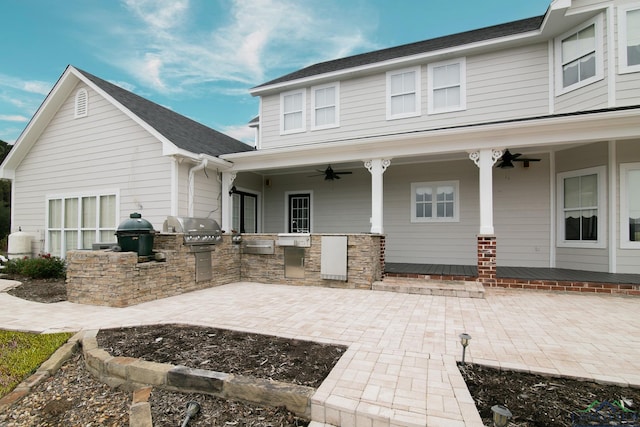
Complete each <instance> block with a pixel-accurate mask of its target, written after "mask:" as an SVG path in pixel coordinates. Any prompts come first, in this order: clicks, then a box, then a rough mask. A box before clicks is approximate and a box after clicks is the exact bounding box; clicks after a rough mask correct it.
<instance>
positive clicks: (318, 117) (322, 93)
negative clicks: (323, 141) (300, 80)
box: [311, 83, 340, 129]
mask: <svg viewBox="0 0 640 427" xmlns="http://www.w3.org/2000/svg"><path fill="white" fill-rule="evenodd" d="M339 99H340V86H339V85H338V84H337V83H335V84H331V85H324V86H315V87H312V88H311V105H313V113H312V116H311V118H312V121H311V128H312V129H326V128H332V127H338V126H339V122H338V117H339V115H340V107H339V103H338V101H339Z"/></svg>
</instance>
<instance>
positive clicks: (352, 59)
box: [254, 15, 544, 89]
mask: <svg viewBox="0 0 640 427" xmlns="http://www.w3.org/2000/svg"><path fill="white" fill-rule="evenodd" d="M543 20H544V15H542V16H536V17H533V18H527V19H522V20H519V21H513V22H508V23H506V24H499V25H494V26H491V27H486V28H481V29H477V30H471V31H465V32H462V33H458V34H453V35H449V36H443V37H437V38H435V39H429V40H424V41H420V42H415V43H409V44H405V45H401V46H395V47H390V48H387V49H382V50H376V51H373V52H367V53H361V54H359V55H354V56H348V57H346V58H340V59H335V60H332V61H327V62H321V63H318V64H314V65H310V66H308V67H306V68H302V69H300V70H297V71H294V72H293V73H289V74H286V75H284V76H282V77H278V78H277V79H274V80H270V81H268V82H266V83H263V84H261V85H258V86H256V87H255V88H254V89H256V88H261V87H265V86H271V85H274V84H278V83H284V82H288V81H292V80H297V79H302V78H306V77H311V76H316V75H320V74H325V73H331V72H335V71H340V70H346V69H349V68H354V67H360V66H363V65H369V64H373V63H376V62H383V61H388V60H391V59H396V58H402V57H406V56H412V55H418V54H421V53H427V52H433V51H436V50H441V49H447V48H451V47H455V46H462V45H465V44H469V43H475V42H479V41H484V40H491V39H495V38H499V37H507V36H511V35H515V34H520V33H525V32H528V31H533V30H537V29H539V28H540V26H541V24H542V21H543Z"/></svg>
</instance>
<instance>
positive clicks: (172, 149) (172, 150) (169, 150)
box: [162, 142, 233, 169]
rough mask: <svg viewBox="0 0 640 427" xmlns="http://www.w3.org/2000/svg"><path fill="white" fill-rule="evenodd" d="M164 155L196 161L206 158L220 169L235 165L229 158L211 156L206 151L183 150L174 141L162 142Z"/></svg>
mask: <svg viewBox="0 0 640 427" xmlns="http://www.w3.org/2000/svg"><path fill="white" fill-rule="evenodd" d="M162 155H163V156H168V157H169V156H171V157H182V158H184V159H189V160H192V161H194V162H196V163H199V162H200V161H202V160H204V159H206V160H207V162H208V163H209V165H215V166H216V167H218V168H220V169H230V168H231V167H232V166H233V163H232V162H229V161H227V160H223V159H221V158H219V157H215V156H211V155H209V154H204V153H199V154H196V153H192V152H191V151H187V150H183V149H182V148H178V147H176V146H175V145H173V144H172V143H170V142H169V143H167V144H164V143H163V144H162Z"/></svg>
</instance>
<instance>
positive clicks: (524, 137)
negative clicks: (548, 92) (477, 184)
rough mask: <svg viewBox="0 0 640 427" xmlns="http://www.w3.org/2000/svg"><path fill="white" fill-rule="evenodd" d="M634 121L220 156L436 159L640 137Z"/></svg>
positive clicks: (541, 123)
mask: <svg viewBox="0 0 640 427" xmlns="http://www.w3.org/2000/svg"><path fill="white" fill-rule="evenodd" d="M637 117H638V116H637V110H622V111H613V112H603V113H595V114H582V115H571V116H562V117H551V118H544V119H533V120H529V121H514V122H507V123H499V124H486V125H477V126H466V127H458V128H449V129H439V130H424V131H416V132H407V133H399V134H389V135H379V136H371V137H368V138H367V137H365V138H355V139H352V140H341V141H328V142H324V143H319V144H313V145H307V146H302V147H281V148H273V149H266V150H259V151H254V152H245V153H234V154H227V155H224V156H222V157H223V158H224V159H225V160H229V161H231V162H233V163H234V166H233V170H234V171H249V170H265V169H275V168H282V167H291V166H306V165H313V164H318V163H331V162H338V161H340V162H348V161H360V160H364V159H370V158H377V157H382V158H399V157H410V156H417V155H440V154H448V153H460V152H467V151H476V150H479V149H489V148H496V149H498V148H506V147H509V148H517V147H551V146H553V145H559V144H563V145H564V144H579V143H589V142H597V141H603V140H610V139H618V140H622V139H631V138H637V137H638V136H639V135H640V128H639V127H638V124H637ZM390 142H393V144H390Z"/></svg>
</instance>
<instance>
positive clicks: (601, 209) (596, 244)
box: [556, 166, 607, 249]
mask: <svg viewBox="0 0 640 427" xmlns="http://www.w3.org/2000/svg"><path fill="white" fill-rule="evenodd" d="M593 174H596V175H597V176H598V240H593V241H586V240H581V241H578V240H565V238H564V231H565V229H564V225H565V223H564V180H565V179H566V178H573V177H577V176H584V175H593ZM606 181H607V173H606V167H605V166H596V167H593V168H587V169H580V170H574V171H569V172H562V173H559V174H557V182H556V186H557V187H556V194H557V199H556V206H557V209H558V212H557V217H556V221H557V227H556V230H557V233H558V234H557V236H556V237H557V241H556V244H557V246H558V247H559V248H593V249H604V248H606V247H607V182H606Z"/></svg>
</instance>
